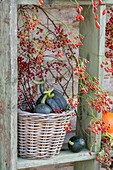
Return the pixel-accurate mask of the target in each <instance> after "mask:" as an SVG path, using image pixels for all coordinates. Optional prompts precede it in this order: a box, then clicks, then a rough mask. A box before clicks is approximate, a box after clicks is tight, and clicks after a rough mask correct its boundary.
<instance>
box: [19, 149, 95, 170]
mask: <svg viewBox="0 0 113 170" xmlns="http://www.w3.org/2000/svg"><path fill="white" fill-rule="evenodd" d="M88 152H89V151H88V150H86V149H84V150H82V151H81V152H79V153H72V152H71V151H62V152H60V154H59V155H57V156H55V157H53V158H51V159H48V160H36V159H35V160H29V159H22V158H18V166H17V167H18V169H24V168H35V167H40V166H47V165H59V164H65V163H74V162H79V161H86V160H92V159H95V158H96V154H95V153H93V154H92V156H90V155H89V153H88Z"/></svg>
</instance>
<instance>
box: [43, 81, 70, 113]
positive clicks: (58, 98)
mask: <svg viewBox="0 0 113 170" xmlns="http://www.w3.org/2000/svg"><path fill="white" fill-rule="evenodd" d="M44 90H45V87H44V84H40V92H41V93H42V95H43V93H44ZM52 93H53V94H54V96H53V97H52V98H50V99H49V97H48V98H47V100H46V103H47V104H48V105H49V106H50V107H51V108H52V109H53V108H54V109H57V108H58V110H60V109H62V110H67V101H66V100H65V98H64V97H63V96H62V95H61V93H59V92H58V91H57V90H53V91H52ZM52 99H53V100H52ZM49 100H50V101H49ZM55 103H56V104H55ZM54 109H53V110H54Z"/></svg>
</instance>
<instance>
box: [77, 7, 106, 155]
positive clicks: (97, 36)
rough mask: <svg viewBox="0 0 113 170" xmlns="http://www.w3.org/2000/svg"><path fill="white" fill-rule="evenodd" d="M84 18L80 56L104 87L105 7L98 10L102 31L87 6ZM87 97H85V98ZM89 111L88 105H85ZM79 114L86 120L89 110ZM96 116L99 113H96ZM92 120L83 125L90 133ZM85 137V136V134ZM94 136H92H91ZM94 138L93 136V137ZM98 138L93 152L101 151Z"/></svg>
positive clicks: (80, 111) (88, 139)
mask: <svg viewBox="0 0 113 170" xmlns="http://www.w3.org/2000/svg"><path fill="white" fill-rule="evenodd" d="M83 8H84V10H83V16H84V17H85V19H84V22H80V33H81V34H82V35H84V37H85V38H84V42H83V44H84V45H83V47H82V48H80V56H81V57H84V58H87V59H88V60H89V64H88V65H87V70H86V71H87V72H88V73H89V74H90V75H92V76H94V77H99V81H100V84H101V85H103V69H100V66H99V65H100V62H101V60H102V56H104V52H105V47H104V43H105V21H106V17H105V16H102V11H103V9H105V6H104V5H103V6H100V7H99V8H98V15H99V23H100V29H98V28H97V27H96V26H95V21H94V19H93V18H94V15H93V13H92V8H91V6H90V7H89V8H87V6H83ZM84 97H85V96H84ZM81 102H83V103H84V102H85V100H84V99H82V101H81ZM85 107H86V109H87V105H85ZM78 113H79V114H81V115H82V118H81V120H83V119H85V116H87V115H88V112H87V110H85V109H84V108H83V107H82V108H81V110H80V108H79V110H78ZM95 115H97V113H96V112H95ZM101 116H102V115H101V113H100V114H98V115H97V117H100V118H101ZM89 121H90V119H87V120H86V121H85V122H84V123H82V127H83V129H84V130H85V131H86V132H87V133H88V127H87V126H88V124H89ZM77 134H79V135H83V134H82V133H81V132H80V126H79V122H77ZM84 135H85V134H84ZM91 135H92V134H91ZM85 136H86V138H87V142H88V145H89V147H90V144H91V143H92V142H93V140H94V139H93V140H92V139H91V138H90V137H88V136H87V135H85ZM92 136H93V135H92ZM93 137H95V138H96V140H97V141H98V144H97V145H98V147H94V148H93V151H95V152H96V151H98V150H99V145H100V136H99V135H98V136H93Z"/></svg>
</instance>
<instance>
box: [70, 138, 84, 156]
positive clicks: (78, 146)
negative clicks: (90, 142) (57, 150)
mask: <svg viewBox="0 0 113 170" xmlns="http://www.w3.org/2000/svg"><path fill="white" fill-rule="evenodd" d="M68 148H69V150H71V151H72V152H75V153H77V152H80V151H81V150H82V149H83V148H85V141H84V139H83V138H81V137H80V136H73V137H71V138H70V139H69V141H68Z"/></svg>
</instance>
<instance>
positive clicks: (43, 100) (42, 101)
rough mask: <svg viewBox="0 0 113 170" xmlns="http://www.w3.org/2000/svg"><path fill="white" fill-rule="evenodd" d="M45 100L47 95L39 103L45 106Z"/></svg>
mask: <svg viewBox="0 0 113 170" xmlns="http://www.w3.org/2000/svg"><path fill="white" fill-rule="evenodd" d="M46 99H47V94H46V95H44V97H43V98H42V100H41V103H43V104H45V101H46Z"/></svg>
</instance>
